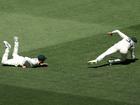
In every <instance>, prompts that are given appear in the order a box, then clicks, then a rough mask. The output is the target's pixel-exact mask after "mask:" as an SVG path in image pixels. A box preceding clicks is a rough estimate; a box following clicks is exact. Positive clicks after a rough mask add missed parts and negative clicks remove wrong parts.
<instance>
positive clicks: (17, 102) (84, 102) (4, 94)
mask: <svg viewBox="0 0 140 105" xmlns="http://www.w3.org/2000/svg"><path fill="white" fill-rule="evenodd" d="M0 97H1V98H0V105H132V104H130V103H126V102H121V101H114V100H106V99H101V98H100V97H96V98H94V97H87V96H80V95H72V94H64V93H59V92H51V91H44V90H36V89H29V88H25V87H17V86H10V85H4V84H0ZM133 105H136V104H133Z"/></svg>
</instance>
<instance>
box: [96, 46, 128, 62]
mask: <svg viewBox="0 0 140 105" xmlns="http://www.w3.org/2000/svg"><path fill="white" fill-rule="evenodd" d="M116 52H119V53H120V54H121V59H116V61H117V62H118V61H125V60H126V57H127V53H128V50H127V49H126V48H125V47H123V46H120V45H118V44H115V45H113V46H112V47H110V48H109V49H108V50H106V51H105V52H104V53H102V54H101V55H99V56H98V57H97V58H96V60H97V62H99V61H101V60H103V59H104V58H105V57H107V56H109V55H111V54H113V53H116Z"/></svg>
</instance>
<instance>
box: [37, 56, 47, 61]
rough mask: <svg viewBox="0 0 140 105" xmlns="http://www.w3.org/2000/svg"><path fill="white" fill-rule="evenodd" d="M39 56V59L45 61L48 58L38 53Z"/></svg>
mask: <svg viewBox="0 0 140 105" xmlns="http://www.w3.org/2000/svg"><path fill="white" fill-rule="evenodd" d="M37 58H38V60H39V61H43V62H44V61H45V60H46V59H47V58H46V57H45V56H44V55H38V56H37Z"/></svg>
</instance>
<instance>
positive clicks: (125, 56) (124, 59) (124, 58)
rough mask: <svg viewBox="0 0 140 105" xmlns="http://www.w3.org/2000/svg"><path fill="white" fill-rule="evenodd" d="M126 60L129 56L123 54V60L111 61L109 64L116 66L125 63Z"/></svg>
mask: <svg viewBox="0 0 140 105" xmlns="http://www.w3.org/2000/svg"><path fill="white" fill-rule="evenodd" d="M126 59H127V54H121V58H118V59H113V60H109V61H108V62H109V64H110V65H112V64H116V63H122V62H125V61H126Z"/></svg>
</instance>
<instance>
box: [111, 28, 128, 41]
mask: <svg viewBox="0 0 140 105" xmlns="http://www.w3.org/2000/svg"><path fill="white" fill-rule="evenodd" d="M115 33H117V34H118V35H120V37H121V38H123V39H129V37H128V36H127V35H125V34H124V33H122V32H121V31H119V30H114V31H112V34H115Z"/></svg>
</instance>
